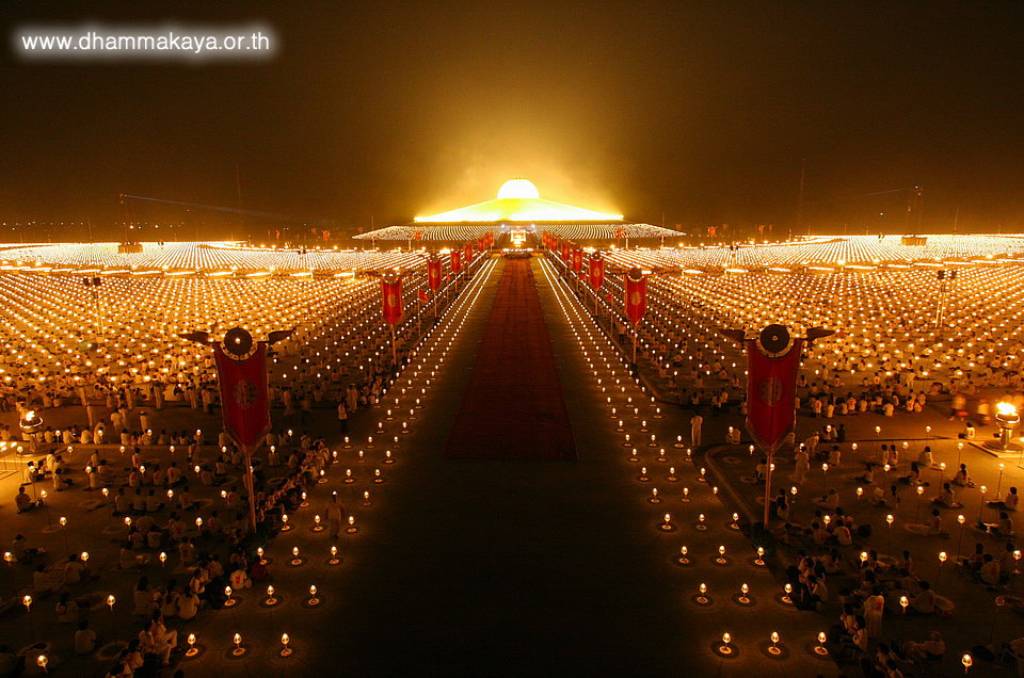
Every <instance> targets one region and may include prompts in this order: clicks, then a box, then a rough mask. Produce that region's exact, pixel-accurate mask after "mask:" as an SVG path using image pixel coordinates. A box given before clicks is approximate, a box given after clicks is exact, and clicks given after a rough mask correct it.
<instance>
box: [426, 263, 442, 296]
mask: <svg viewBox="0 0 1024 678" xmlns="http://www.w3.org/2000/svg"><path fill="white" fill-rule="evenodd" d="M427 284H428V285H429V286H430V291H432V292H436V291H437V290H438V289H440V288H441V260H440V259H436V258H434V257H431V258H430V259H427Z"/></svg>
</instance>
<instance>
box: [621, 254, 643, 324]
mask: <svg viewBox="0 0 1024 678" xmlns="http://www.w3.org/2000/svg"><path fill="white" fill-rule="evenodd" d="M625 302H626V316H627V317H628V318H629V321H630V322H631V323H633V324H634V325H639V324H640V321H641V320H643V319H644V313H645V312H646V311H647V278H646V277H644V274H643V273H642V272H641V271H640V269H638V268H634V269H631V270H630V271H629V273H627V274H626V300H625Z"/></svg>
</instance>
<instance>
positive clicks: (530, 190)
mask: <svg viewBox="0 0 1024 678" xmlns="http://www.w3.org/2000/svg"><path fill="white" fill-rule="evenodd" d="M507 198H520V199H523V198H525V199H527V200H537V199H538V198H540V191H538V190H537V187H536V186H534V185H533V182H532V181H530V180H529V179H509V180H508V181H506V182H505V183H503V184H502V185H501V188H499V189H498V200H505V199H507Z"/></svg>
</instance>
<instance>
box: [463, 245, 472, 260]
mask: <svg viewBox="0 0 1024 678" xmlns="http://www.w3.org/2000/svg"><path fill="white" fill-rule="evenodd" d="M462 258H463V259H465V260H466V265H467V266H469V264H470V263H472V261H473V243H471V242H467V243H466V244H465V245H464V246H463V247H462Z"/></svg>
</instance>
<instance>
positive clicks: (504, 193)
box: [415, 179, 622, 224]
mask: <svg viewBox="0 0 1024 678" xmlns="http://www.w3.org/2000/svg"><path fill="white" fill-rule="evenodd" d="M415 221H416V223H421V224H429V223H435V224H445V223H447V224H455V223H476V224H480V223H500V222H527V223H530V222H533V223H536V222H574V221H579V222H587V221H596V222H609V221H622V215H621V214H609V213H607V212H597V211H595V210H589V209H586V208H583V207H576V206H574V205H565V204H562V203H560V202H555V201H553V200H544V199H543V198H541V197H540V191H538V190H537V187H536V186H535V185H534V184H533V182H532V181H530V180H529V179H509V180H508V181H506V182H505V183H503V184H502V185H501V188H499V189H498V197H497V198H495V199H494V200H485V201H484V202H478V203H476V204H474V205H468V206H466V207H460V208H458V209H454V210H449V211H447V212H440V213H439V214H431V215H429V216H421V217H416V219H415Z"/></svg>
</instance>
